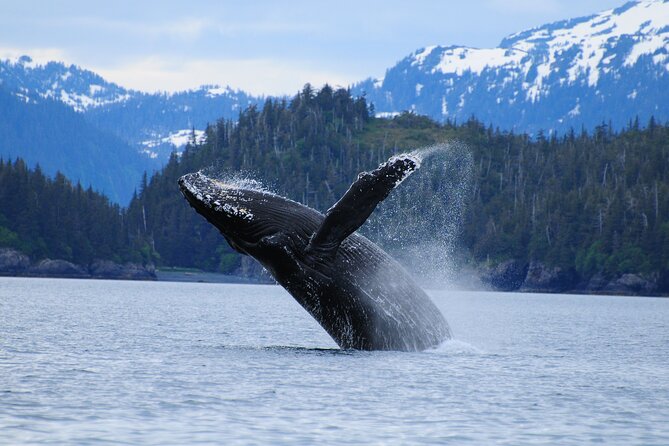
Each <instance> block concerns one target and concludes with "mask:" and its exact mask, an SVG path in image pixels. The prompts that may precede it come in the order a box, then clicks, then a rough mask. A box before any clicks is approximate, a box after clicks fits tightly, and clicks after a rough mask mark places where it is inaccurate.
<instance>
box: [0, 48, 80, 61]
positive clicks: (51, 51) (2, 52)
mask: <svg viewBox="0 0 669 446" xmlns="http://www.w3.org/2000/svg"><path fill="white" fill-rule="evenodd" d="M21 56H30V58H31V59H32V60H33V62H35V63H38V64H45V63H47V62H51V61H54V60H56V61H65V60H67V59H68V57H67V56H66V53H65V51H63V50H62V49H60V48H10V47H0V59H2V60H6V59H9V60H16V59H18V58H19V57H21Z"/></svg>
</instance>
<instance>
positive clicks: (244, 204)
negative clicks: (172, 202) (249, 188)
mask: <svg viewBox="0 0 669 446" xmlns="http://www.w3.org/2000/svg"><path fill="white" fill-rule="evenodd" d="M179 188H180V189H181V193H182V194H183V195H184V197H186V200H188V202H189V203H190V204H191V205H192V206H193V207H195V208H196V209H197V210H198V212H200V213H202V214H204V212H201V211H205V210H206V209H208V210H210V211H212V212H213V213H216V214H219V215H227V216H229V217H231V218H235V219H240V220H245V221H251V220H253V218H254V215H253V212H252V211H251V208H250V206H249V205H248V203H249V202H250V201H251V199H250V198H248V197H246V196H245V194H244V192H243V189H240V188H239V187H237V186H235V185H234V184H229V183H224V182H222V181H219V180H214V179H211V178H209V177H207V176H206V175H204V174H202V173H200V172H195V173H189V174H187V175H184V176H182V177H181V178H179ZM205 217H207V219H209V217H208V216H207V215H205Z"/></svg>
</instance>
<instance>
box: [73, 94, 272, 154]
mask: <svg viewBox="0 0 669 446" xmlns="http://www.w3.org/2000/svg"><path fill="white" fill-rule="evenodd" d="M262 100H263V99H262V98H257V97H253V96H251V95H248V94H246V93H244V92H243V91H240V90H233V89H231V88H229V87H219V86H216V85H204V86H202V87H200V88H197V89H194V90H188V91H182V92H178V93H154V94H148V93H136V94H133V95H131V96H130V97H129V98H128V99H126V100H124V101H120V102H116V103H109V104H106V105H104V106H102V107H95V108H89V109H87V110H86V111H85V116H86V118H87V119H88V120H89V121H90V122H92V123H93V124H95V125H96V126H98V127H100V128H101V129H104V130H107V131H109V132H112V133H115V134H116V135H118V136H120V137H121V138H123V139H124V140H126V141H128V142H129V143H130V144H132V145H133V146H135V147H136V148H137V149H138V150H139V151H140V152H141V153H143V154H145V155H146V156H148V157H150V158H153V159H157V160H158V161H161V162H164V161H167V159H168V157H169V155H170V153H171V152H172V151H174V150H175V149H176V150H180V148H181V147H183V146H185V145H186V143H187V142H189V141H190V139H189V138H188V137H184V135H188V136H189V135H191V133H192V131H193V129H194V130H195V132H196V133H200V134H201V133H202V132H203V131H204V129H205V128H206V126H207V124H213V123H215V122H216V121H217V120H218V119H221V118H226V119H236V118H237V117H238V116H239V112H240V111H241V110H242V109H244V108H246V107H248V106H249V105H251V104H255V103H258V102H260V101H262Z"/></svg>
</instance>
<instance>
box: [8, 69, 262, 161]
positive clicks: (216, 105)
mask: <svg viewBox="0 0 669 446" xmlns="http://www.w3.org/2000/svg"><path fill="white" fill-rule="evenodd" d="M0 88H2V89H4V90H5V91H8V92H10V93H12V94H14V95H15V96H17V97H18V98H20V99H21V100H23V101H25V102H30V103H33V104H35V103H39V102H43V101H49V100H55V101H59V102H62V103H64V104H65V105H67V106H69V107H71V108H72V109H74V110H75V111H77V112H79V113H82V114H83V115H84V117H85V118H86V119H87V120H88V121H90V122H91V123H92V124H94V125H95V126H97V127H99V128H100V129H102V130H104V131H107V132H109V133H112V134H114V135H116V136H118V137H120V138H121V139H123V140H124V141H126V142H128V143H130V144H131V145H132V146H134V147H135V148H136V149H137V150H138V151H139V152H140V153H142V154H143V155H145V156H146V157H147V158H148V159H152V160H156V161H158V162H164V161H166V160H167V158H168V157H169V155H170V153H171V152H172V151H173V150H175V149H177V150H178V149H179V148H180V147H182V146H183V145H185V144H186V142H188V141H189V140H188V139H187V138H183V135H184V134H189V135H190V133H192V130H193V129H195V130H196V131H200V132H201V131H203V130H204V128H205V127H206V125H207V123H213V122H215V121H216V120H218V119H220V118H230V119H234V118H236V117H237V116H238V114H239V111H240V110H241V109H242V108H244V107H247V106H248V105H250V104H254V103H257V102H259V101H261V100H262V98H255V97H252V96H250V95H248V94H246V93H244V92H243V91H239V90H233V89H232V88H229V87H220V86H217V85H205V86H202V87H200V88H197V89H194V90H188V91H183V92H179V93H153V94H150V93H143V92H140V91H136V90H128V89H125V88H123V87H121V86H119V85H117V84H114V83H112V82H107V81H106V80H104V79H103V78H102V77H100V76H99V75H97V74H95V73H94V72H92V71H89V70H85V69H82V68H80V67H78V66H76V65H69V66H68V65H65V64H63V63H61V62H49V63H46V64H38V63H35V62H34V61H33V60H32V59H31V58H30V57H29V56H22V57H20V58H18V59H16V60H4V61H0ZM180 136H181V137H180ZM180 144H181V145H180ZM148 166H149V165H147V170H150V169H149V167H148ZM150 166H151V167H155V163H152V164H151V165H150Z"/></svg>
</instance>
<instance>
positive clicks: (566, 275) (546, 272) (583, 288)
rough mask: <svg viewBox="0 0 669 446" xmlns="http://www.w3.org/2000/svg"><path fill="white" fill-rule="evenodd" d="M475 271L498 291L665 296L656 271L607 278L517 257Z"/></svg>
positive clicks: (663, 281) (667, 293) (668, 290)
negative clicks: (524, 260)
mask: <svg viewBox="0 0 669 446" xmlns="http://www.w3.org/2000/svg"><path fill="white" fill-rule="evenodd" d="M478 273H479V277H480V279H481V282H483V284H484V285H486V286H489V287H491V288H492V289H495V290H498V291H520V292H528V293H567V294H614V295H629V296H669V284H667V278H661V277H660V276H659V275H658V274H621V275H618V276H615V277H608V278H607V277H604V276H603V275H602V274H595V275H594V276H592V277H589V278H582V277H579V275H578V274H577V272H576V271H574V270H571V269H568V270H565V269H563V268H560V267H552V266H548V265H546V264H544V263H542V262H537V261H532V262H529V263H527V262H521V261H518V260H506V261H504V262H501V263H499V264H497V265H483V266H481V267H479V271H478Z"/></svg>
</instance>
